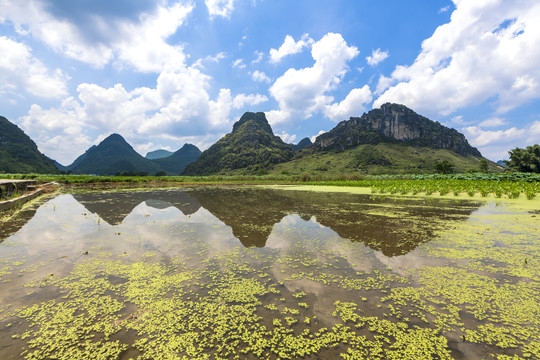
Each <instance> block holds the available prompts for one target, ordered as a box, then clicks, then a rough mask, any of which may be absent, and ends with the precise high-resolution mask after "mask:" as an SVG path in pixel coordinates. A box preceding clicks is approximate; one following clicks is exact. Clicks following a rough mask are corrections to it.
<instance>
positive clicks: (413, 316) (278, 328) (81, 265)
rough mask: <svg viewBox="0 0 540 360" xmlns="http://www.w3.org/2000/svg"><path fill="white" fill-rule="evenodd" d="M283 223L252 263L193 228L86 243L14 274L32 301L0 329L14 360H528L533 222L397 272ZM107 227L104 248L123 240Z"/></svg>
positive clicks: (469, 232)
mask: <svg viewBox="0 0 540 360" xmlns="http://www.w3.org/2000/svg"><path fill="white" fill-rule="evenodd" d="M532 201H533V202H534V201H535V200H532ZM57 211H58V210H57ZM367 211H371V213H370V216H374V215H373V209H368V210H367ZM147 212H148V210H146V209H145V212H144V214H147ZM388 212H390V214H389V216H394V215H396V214H395V213H391V207H388ZM158 215H159V213H152V214H151V216H144V218H152V219H154V218H159V216H158ZM398 215H399V214H397V215H396V218H398V219H399V216H401V215H399V216H398ZM377 216H384V215H383V214H380V215H377ZM194 217H195V216H194ZM288 219H289V220H294V223H296V225H295V226H290V225H289V224H287V223H286V222H284V223H283V224H278V225H276V226H274V228H273V230H272V231H273V233H275V234H274V235H272V236H273V237H272V238H271V239H273V241H282V242H281V243H277V245H276V244H273V245H272V244H271V245H272V246H269V247H268V248H262V249H255V248H243V247H242V246H239V245H237V246H225V244H226V242H225V240H223V244H221V245H220V246H217V247H212V246H210V245H209V243H207V242H204V241H203V240H204V236H211V234H216V235H217V236H218V237H220V239H221V237H223V238H224V239H225V236H226V235H225V234H226V229H225V230H224V229H223V227H221V226H219V225H215V224H213V225H212V230H211V233H209V232H205V231H206V230H205V231H202V230H200V228H199V227H198V226H199V225H198V224H197V223H193V224H191V225H189V226H188V225H185V224H182V226H178V228H174V227H173V226H172V225H170V224H169V225H164V224H160V223H159V221H158V222H156V223H155V224H154V223H152V224H154V225H152V226H153V227H151V228H150V230H152V231H154V232H157V233H158V234H163V233H164V232H166V234H167V235H168V236H171V237H172V238H174V239H175V242H174V245H173V246H171V247H170V248H167V247H163V248H160V247H158V246H156V247H148V248H147V249H145V248H144V246H143V247H142V248H141V249H142V250H137V251H135V250H134V251H127V252H126V251H125V250H124V248H122V249H111V246H110V243H109V242H108V241H101V242H100V241H97V240H96V241H95V243H94V244H93V246H94V248H92V251H89V253H88V255H85V256H83V257H79V258H77V259H76V261H73V263H72V266H70V267H69V268H68V269H67V270H66V271H63V272H62V271H54V272H52V271H51V270H50V268H49V267H47V266H51V264H52V262H50V263H49V262H42V263H40V267H38V268H35V269H34V271H35V272H33V271H32V272H29V271H25V272H24V277H23V279H24V281H25V286H26V290H25V291H27V290H30V291H32V292H33V293H32V294H31V295H24V296H21V298H20V299H19V302H18V303H13V304H9V303H3V304H2V305H1V307H0V323H2V325H4V328H6V329H7V332H8V333H9V336H10V337H11V338H13V340H14V341H16V342H17V343H18V344H23V345H24V348H23V349H22V350H21V351H20V357H22V358H25V359H44V358H51V359H52V358H54V359H75V358H77V359H118V358H119V359H123V358H125V359H127V358H133V359H141V360H142V359H245V358H250V359H297V358H306V359H309V358H341V359H381V360H382V359H452V358H456V357H458V358H459V357H464V356H466V355H464V354H463V353H461V352H460V351H461V350H460V348H461V347H460V344H461V343H466V344H467V349H469V351H472V352H473V353H474V354H475V356H477V357H481V358H494V359H514V358H525V359H535V358H540V332H539V330H538V329H539V328H540V258H539V256H540V255H539V251H538V246H539V245H538V243H537V240H538V237H537V236H536V235H537V234H538V233H539V230H540V224H539V222H538V220H537V219H538V218H537V217H536V214H535V213H534V212H530V211H518V210H515V209H514V210H513V209H512V208H509V207H504V206H492V205H489V206H486V207H484V208H482V210H481V211H477V212H476V213H473V214H472V215H471V216H470V217H468V218H465V219H455V218H453V219H451V220H448V222H449V224H448V226H445V227H437V228H436V229H435V230H434V235H433V239H432V240H431V241H430V242H427V243H425V244H422V245H421V246H419V247H418V248H417V249H416V250H414V251H413V252H411V253H409V254H405V255H402V256H397V257H385V256H384V255H383V254H382V253H381V252H380V251H374V250H371V249H369V248H367V247H366V246H365V245H363V244H361V243H353V242H349V241H347V240H345V239H341V238H337V237H336V236H335V235H332V234H331V233H330V232H329V231H328V230H327V229H325V228H324V227H322V226H320V225H319V224H318V223H315V222H313V221H305V223H302V222H301V221H302V219H301V218H300V217H298V216H293V215H290V217H289V218H288ZM302 224H304V225H302ZM100 226H101V225H100ZM119 226H121V228H119V229H114V228H112V229H111V230H110V234H114V233H121V235H116V237H113V236H111V237H112V238H115V239H116V238H120V239H122V240H124V239H126V240H125V241H127V242H129V241H130V239H129V238H128V237H130V236H133V237H134V238H135V239H136V238H137V237H136V236H134V235H133V234H132V233H130V231H129V229H128V228H127V225H126V226H124V225H119ZM148 226H150V225H148ZM342 226H347V225H342ZM253 228H254V227H250V229H253ZM205 229H207V227H206V228H205ZM119 230H121V231H119ZM263 230H264V231H266V230H268V229H267V228H264V229H263ZM398 230H399V231H401V233H403V234H405V233H406V232H407V231H408V230H410V229H408V228H404V229H396V231H398ZM99 231H105V230H102V229H101V228H100V230H99ZM152 231H150V232H148V234H147V235H146V236H148V237H149V240H151V239H152V236H153V235H152V234H151V233H152ZM159 231H162V232H161V233H160V232H159ZM98 235H100V233H92V236H98ZM137 235H138V234H137ZM331 236H334V238H333V240H331V241H330V240H328V238H329V237H331ZM124 237H125V238H124ZM114 241H118V240H114ZM133 241H135V240H133ZM136 241H139V240H136ZM382 241H384V239H381V242H382ZM77 251H78V253H79V254H80V251H79V250H77ZM525 260H526V261H525ZM21 266H27V268H28V269H29V268H31V267H32V266H35V262H34V263H32V262H31V261H30V260H29V259H26V260H25V261H24V263H23V262H22V260H21V259H17V258H16V257H10V258H8V257H5V258H2V259H0V277H1V279H2V280H3V281H10V280H13V276H15V275H14V270H15V269H16V270H17V271H19V267H21ZM36 269H37V271H36ZM51 274H53V276H51ZM3 284H6V283H3ZM7 284H9V282H8V283H7ZM3 286H7V285H3ZM0 354H1V350H0Z"/></svg>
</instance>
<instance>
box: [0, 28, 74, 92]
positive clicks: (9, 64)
mask: <svg viewBox="0 0 540 360" xmlns="http://www.w3.org/2000/svg"><path fill="white" fill-rule="evenodd" d="M0 54H2V56H1V57H0V79H1V84H0V94H5V93H17V91H18V89H20V88H22V89H24V90H26V91H27V92H28V93H30V94H32V95H36V96H40V97H44V98H58V97H62V96H65V95H67V85H66V81H67V80H68V77H67V75H65V74H64V73H63V72H62V71H61V70H60V69H56V70H53V71H51V70H50V69H48V68H47V67H46V66H45V65H44V64H43V63H42V62H41V61H39V60H38V59H36V58H35V57H33V56H32V53H31V50H30V48H29V47H28V46H26V45H25V44H22V43H19V42H16V41H13V40H11V39H9V38H7V37H5V36H0Z"/></svg>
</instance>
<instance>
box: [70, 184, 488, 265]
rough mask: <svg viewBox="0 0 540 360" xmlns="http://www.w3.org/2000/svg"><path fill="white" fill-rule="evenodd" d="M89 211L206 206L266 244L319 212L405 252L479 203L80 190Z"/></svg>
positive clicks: (121, 215) (111, 218) (109, 214)
mask: <svg viewBox="0 0 540 360" xmlns="http://www.w3.org/2000/svg"><path fill="white" fill-rule="evenodd" d="M74 198H75V199H77V201H78V202H80V203H81V204H82V205H83V206H84V207H85V208H86V209H87V210H88V211H89V212H91V213H94V214H97V215H99V217H100V218H101V219H103V220H105V221H106V222H107V223H109V224H111V225H118V224H120V223H121V222H122V221H124V219H125V217H126V216H127V215H129V214H130V213H131V212H132V211H133V209H134V208H135V207H136V206H137V205H139V204H140V203H142V202H145V203H146V205H147V206H150V207H153V208H156V209H166V208H168V207H171V206H173V207H176V208H177V209H179V210H180V211H181V212H182V213H183V214H184V215H191V214H193V213H195V212H196V211H197V210H198V209H199V208H200V207H201V206H202V207H203V208H204V209H206V210H208V211H209V212H210V213H212V215H214V216H215V217H217V218H218V219H219V220H220V221H222V222H223V223H224V224H225V225H227V226H229V227H230V228H231V229H232V232H233V234H234V236H235V237H236V238H237V239H238V240H240V242H241V243H242V244H243V245H244V246H246V247H251V246H256V247H264V246H265V244H266V241H267V240H268V237H269V236H270V234H271V233H272V229H273V227H274V225H275V224H277V223H279V222H280V221H281V220H282V219H283V218H284V217H285V216H287V215H289V214H297V215H299V216H300V217H301V218H302V219H304V220H309V219H311V218H312V217H315V219H316V221H317V222H318V223H319V224H321V225H323V226H326V227H328V228H330V229H332V230H334V231H335V232H336V233H338V234H339V236H341V237H342V238H345V239H349V240H352V241H359V242H362V243H364V244H366V245H367V246H369V247H370V248H372V249H375V250H380V251H382V253H383V254H384V255H386V256H395V255H402V254H405V253H407V252H409V251H412V250H414V249H415V248H416V247H417V246H418V245H419V244H422V243H424V242H426V241H429V240H430V239H431V238H432V237H433V235H434V233H435V232H436V231H437V230H439V229H440V228H441V227H443V226H444V222H445V221H449V220H455V219H464V218H466V216H468V215H469V214H470V213H471V212H472V211H473V210H474V209H476V208H477V207H478V204H474V203H464V204H463V203H461V202H455V201H448V200H447V201H441V200H438V201H437V200H431V201H430V202H426V201H422V200H400V201H396V200H392V201H388V200H386V199H385V198H384V197H380V196H367V195H351V194H343V193H332V194H329V193H312V192H302V191H299V192H293V191H276V190H269V189H246V188H232V189H224V188H194V189H188V190H167V191H148V192H147V191H144V192H135V193H131V192H118V193H86V194H75V195H74Z"/></svg>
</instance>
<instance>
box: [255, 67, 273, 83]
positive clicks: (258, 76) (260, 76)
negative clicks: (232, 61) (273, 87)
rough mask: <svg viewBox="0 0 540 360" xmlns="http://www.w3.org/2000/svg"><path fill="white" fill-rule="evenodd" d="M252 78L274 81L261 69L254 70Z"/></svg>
mask: <svg viewBox="0 0 540 360" xmlns="http://www.w3.org/2000/svg"><path fill="white" fill-rule="evenodd" d="M251 78H252V79H253V80H254V81H258V82H267V83H270V82H271V81H272V80H271V79H270V78H269V77H268V76H267V75H266V74H265V73H264V72H262V71H259V70H255V71H254V72H252V73H251Z"/></svg>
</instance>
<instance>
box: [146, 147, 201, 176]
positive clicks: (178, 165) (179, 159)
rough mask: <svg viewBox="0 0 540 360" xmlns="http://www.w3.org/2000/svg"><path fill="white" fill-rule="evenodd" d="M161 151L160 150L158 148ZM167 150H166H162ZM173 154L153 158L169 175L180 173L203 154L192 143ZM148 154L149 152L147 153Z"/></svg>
mask: <svg viewBox="0 0 540 360" xmlns="http://www.w3.org/2000/svg"><path fill="white" fill-rule="evenodd" d="M158 151H159V150H158ZM162 151H165V150H162ZM171 154H172V155H170V156H168V157H164V158H161V159H155V160H152V161H153V162H154V163H155V164H156V165H157V166H159V168H160V169H161V170H163V171H165V173H166V174H167V175H180V174H182V173H183V172H184V169H185V168H186V166H187V165H188V164H191V163H192V162H194V161H195V160H197V159H198V158H199V156H201V150H199V148H198V147H196V146H195V145H191V144H185V145H184V146H182V148H181V149H179V150H178V151H176V152H174V153H171ZM146 156H148V154H147V155H146Z"/></svg>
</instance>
